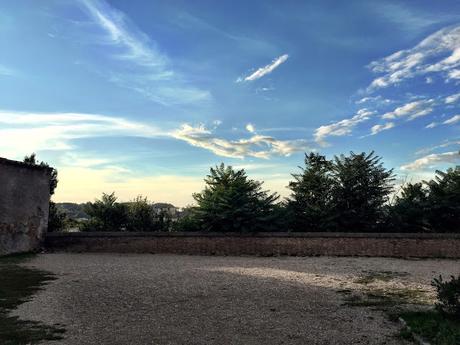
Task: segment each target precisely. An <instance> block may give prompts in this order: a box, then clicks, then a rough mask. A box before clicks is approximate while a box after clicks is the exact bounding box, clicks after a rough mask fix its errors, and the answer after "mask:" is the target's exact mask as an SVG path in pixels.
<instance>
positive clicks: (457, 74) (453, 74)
mask: <svg viewBox="0 0 460 345" xmlns="http://www.w3.org/2000/svg"><path fill="white" fill-rule="evenodd" d="M448 79H460V69H453V70H452V71H450V72H449V74H448Z"/></svg>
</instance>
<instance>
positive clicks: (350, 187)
mask: <svg viewBox="0 0 460 345" xmlns="http://www.w3.org/2000/svg"><path fill="white" fill-rule="evenodd" d="M332 175H333V179H334V186H333V191H332V193H333V202H334V212H335V216H336V224H337V226H338V230H339V231H347V232H361V231H375V230H378V229H379V228H380V227H381V225H382V224H383V222H384V218H385V212H384V209H385V204H386V203H387V202H388V200H389V195H390V193H391V191H392V189H393V181H394V177H393V169H390V170H387V169H386V168H385V167H384V166H383V163H382V162H381V158H380V157H379V156H376V155H375V154H374V151H372V152H371V153H369V154H366V153H365V152H362V153H360V154H355V153H353V152H350V156H344V155H340V156H335V159H334V166H333V174H332Z"/></svg>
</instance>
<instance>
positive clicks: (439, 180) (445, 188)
mask: <svg viewBox="0 0 460 345" xmlns="http://www.w3.org/2000/svg"><path fill="white" fill-rule="evenodd" d="M426 184H427V186H428V194H429V196H428V204H429V209H428V210H427V217H428V221H429V223H430V224H431V227H432V228H433V230H434V231H436V232H460V166H457V167H455V168H450V169H448V170H447V171H446V172H443V171H439V170H437V171H436V176H435V178H434V179H433V180H431V181H429V182H426Z"/></svg>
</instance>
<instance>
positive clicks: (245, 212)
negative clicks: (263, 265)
mask: <svg viewBox="0 0 460 345" xmlns="http://www.w3.org/2000/svg"><path fill="white" fill-rule="evenodd" d="M205 182H206V186H205V189H204V190H203V191H202V192H201V193H196V194H194V195H193V197H194V199H195V200H196V202H197V204H198V205H197V207H196V208H194V214H195V217H196V218H197V220H198V223H199V224H200V227H201V229H203V230H205V231H220V232H231V231H242V232H250V231H264V230H265V231H267V230H270V229H271V226H272V224H271V221H272V220H273V214H272V213H271V211H272V210H273V208H274V203H275V201H276V200H277V199H278V195H276V194H270V193H269V192H267V191H264V190H262V182H258V181H254V180H250V179H249V178H248V177H247V175H246V172H245V171H244V170H234V169H233V168H232V167H231V166H227V167H226V166H225V165H224V164H223V163H222V164H221V165H220V166H216V167H215V168H211V169H210V174H209V175H207V177H206V178H205Z"/></svg>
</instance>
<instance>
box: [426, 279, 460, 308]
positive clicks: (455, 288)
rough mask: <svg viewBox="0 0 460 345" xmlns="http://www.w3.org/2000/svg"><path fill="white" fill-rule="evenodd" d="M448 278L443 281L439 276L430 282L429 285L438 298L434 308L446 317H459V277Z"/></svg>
mask: <svg viewBox="0 0 460 345" xmlns="http://www.w3.org/2000/svg"><path fill="white" fill-rule="evenodd" d="M450 278H451V279H450V280H448V281H445V280H443V278H442V276H439V278H434V279H433V281H432V282H431V285H433V286H434V287H435V288H436V294H437V298H438V302H437V303H436V307H437V309H438V310H440V311H441V312H443V313H445V314H447V315H452V316H457V317H460V275H459V276H458V277H455V276H451V277H450Z"/></svg>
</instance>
